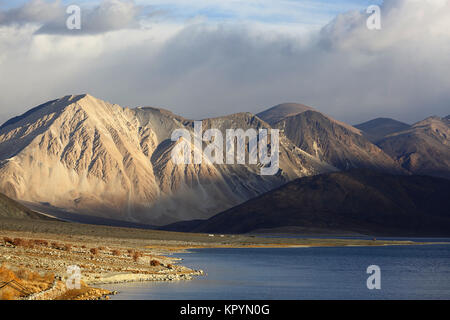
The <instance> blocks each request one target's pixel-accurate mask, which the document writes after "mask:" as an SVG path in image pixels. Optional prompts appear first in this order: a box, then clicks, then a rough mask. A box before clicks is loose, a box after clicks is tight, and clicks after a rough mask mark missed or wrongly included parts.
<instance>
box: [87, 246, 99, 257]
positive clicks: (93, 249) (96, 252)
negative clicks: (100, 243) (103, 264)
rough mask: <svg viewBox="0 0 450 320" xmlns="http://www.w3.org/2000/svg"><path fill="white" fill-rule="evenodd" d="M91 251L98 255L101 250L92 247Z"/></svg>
mask: <svg viewBox="0 0 450 320" xmlns="http://www.w3.org/2000/svg"><path fill="white" fill-rule="evenodd" d="M89 252H90V253H92V255H94V256H96V255H98V252H99V250H98V248H91V249H89Z"/></svg>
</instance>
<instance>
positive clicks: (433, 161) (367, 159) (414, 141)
mask: <svg viewBox="0 0 450 320" xmlns="http://www.w3.org/2000/svg"><path fill="white" fill-rule="evenodd" d="M449 121H450V120H449V117H447V118H438V117H432V118H428V119H426V120H424V121H421V122H419V123H417V124H414V125H412V126H409V125H406V124H401V123H397V122H396V121H394V120H391V119H378V120H376V121H372V122H369V123H365V124H361V125H358V126H356V127H353V126H350V125H348V124H345V123H342V122H340V121H337V120H335V119H333V118H331V117H329V116H327V115H325V114H323V113H321V112H319V111H317V110H315V109H313V108H311V107H308V106H305V105H300V104H295V103H285V104H281V105H277V106H275V107H272V108H269V109H267V110H266V111H263V112H261V113H258V114H256V115H254V114H251V113H245V112H244V113H238V114H233V115H229V116H223V117H217V118H210V119H203V130H206V129H208V128H216V129H219V130H220V131H222V132H223V133H225V131H226V129H233V128H241V129H244V130H246V129H249V128H254V129H279V130H280V163H279V168H280V170H279V172H278V173H277V174H276V175H274V176H261V175H260V174H259V171H260V167H261V163H257V164H251V165H250V164H246V165H240V164H239V165H238V164H235V165H227V164H223V165H217V164H212V163H210V162H209V161H208V159H204V161H203V162H202V164H190V165H178V164H175V163H174V162H173V161H172V158H171V151H172V150H173V149H174V148H175V147H176V146H177V143H178V142H173V141H171V134H172V132H173V131H174V130H176V129H186V130H188V131H189V132H193V130H194V121H193V120H191V119H185V118H184V117H182V116H179V115H175V114H173V113H172V112H170V111H167V110H164V109H160V108H153V107H138V108H135V109H130V108H123V107H121V106H119V105H116V104H111V103H108V102H105V101H102V100H100V99H97V98H95V97H92V96H91V95H88V94H83V95H75V96H74V95H72V96H66V97H63V98H59V99H56V100H52V101H49V102H47V103H44V104H42V105H40V106H38V107H35V108H33V109H31V110H29V111H28V112H26V113H24V114H23V115H21V116H18V117H15V118H12V119H11V120H9V121H7V122H5V123H4V124H3V125H2V126H1V127H0V176H1V177H2V179H1V180H0V192H3V193H4V194H6V195H7V196H9V197H11V198H13V199H16V200H20V201H24V202H27V203H31V204H33V206H35V207H37V208H42V210H43V211H45V208H50V207H51V208H54V209H55V208H56V209H61V210H64V211H65V212H73V213H74V214H83V215H89V216H97V217H103V218H108V219H114V220H123V221H128V222H137V223H143V224H148V225H166V224H171V223H174V222H177V221H185V220H202V221H203V220H205V219H209V218H211V217H213V216H214V215H216V214H219V213H221V212H223V211H226V210H230V209H231V208H233V207H236V206H239V205H241V204H242V203H245V202H247V201H249V200H251V199H254V198H256V197H258V196H260V195H262V194H267V193H269V192H270V191H272V190H274V189H277V188H280V187H282V186H283V185H286V183H288V182H290V181H294V180H295V181H296V179H298V178H303V177H309V176H317V175H323V174H325V175H326V174H330V173H332V172H337V171H347V170H352V169H355V168H356V169H369V170H375V171H377V172H382V173H383V174H394V175H409V174H425V175H433V176H438V177H445V178H449V177H450V175H449V172H450V169H449V168H450V165H449V164H450V163H449V161H450V153H449V148H450V145H449V139H450V138H449V137H450V135H449V134H450V133H449ZM224 135H225V134H224ZM191 148H193V149H194V148H196V146H195V145H194V144H191ZM247 148H248V146H247Z"/></svg>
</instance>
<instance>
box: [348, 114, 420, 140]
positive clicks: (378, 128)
mask: <svg viewBox="0 0 450 320" xmlns="http://www.w3.org/2000/svg"><path fill="white" fill-rule="evenodd" d="M410 127H411V126H410V125H409V124H406V123H403V122H400V121H397V120H394V119H390V118H376V119H373V120H370V121H367V122H364V123H361V124H358V125H356V126H355V128H357V129H359V130H361V132H362V133H363V134H364V136H365V137H366V138H367V139H368V140H369V141H371V142H373V143H377V142H378V141H380V140H382V139H383V138H385V137H386V136H388V135H390V134H393V133H396V132H400V131H404V130H407V129H409V128H410Z"/></svg>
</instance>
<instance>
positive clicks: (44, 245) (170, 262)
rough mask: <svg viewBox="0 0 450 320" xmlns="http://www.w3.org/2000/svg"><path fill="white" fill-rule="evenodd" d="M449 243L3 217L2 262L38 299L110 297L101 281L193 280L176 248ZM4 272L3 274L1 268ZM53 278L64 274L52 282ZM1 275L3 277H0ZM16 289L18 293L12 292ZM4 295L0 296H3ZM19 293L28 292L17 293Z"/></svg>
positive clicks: (0, 229) (0, 236)
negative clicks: (73, 273) (77, 280)
mask: <svg viewBox="0 0 450 320" xmlns="http://www.w3.org/2000/svg"><path fill="white" fill-rule="evenodd" d="M428 244H450V243H437V242H428V241H427V242H415V241H408V240H400V241H392V240H367V239H366V240H364V239H330V238H327V239H320V238H312V239H311V238H301V239H299V238H262V237H255V236H251V235H250V236H249V235H215V236H214V235H213V236H211V235H209V234H188V233H176V232H166V231H155V230H140V229H129V228H119V227H106V226H92V225H82V224H75V223H66V222H55V221H50V222H49V221H45V222H42V221H36V220H32V221H31V220H20V219H0V266H5V268H6V269H7V270H11V271H13V273H14V272H15V273H16V274H17V275H20V274H27V273H33V274H35V276H34V277H35V278H36V279H38V280H39V279H40V278H42V279H44V278H43V277H44V275H45V274H50V273H51V274H53V278H51V280H45V281H44V280H42V281H41V282H39V281H37V280H36V279H35V280H36V281H34V282H33V281H31V280H30V281H28V280H27V279H22V278H21V279H19V278H17V279H18V280H19V281H22V282H23V283H25V284H26V285H28V288H29V290H30V292H31V293H34V294H37V293H39V292H42V291H45V290H50V289H52V288H53V289H52V290H53V291H51V294H47V295H44V294H42V295H39V294H38V295H37V298H39V299H46V298H47V299H67V300H75V299H107V298H108V294H114V292H106V291H104V290H102V289H97V288H95V286H97V285H108V284H119V283H131V282H144V281H189V280H191V279H193V278H194V277H198V276H202V275H204V272H203V271H202V270H193V269H190V268H187V267H185V266H183V265H182V261H181V259H179V258H177V257H176V256H174V254H176V253H185V252H190V250H194V249H206V248H234V249H240V248H311V247H345V246H386V245H428ZM73 265H76V266H79V267H80V270H81V273H82V278H81V280H82V283H83V286H82V288H81V289H80V290H79V291H70V290H67V288H65V280H66V279H67V268H68V267H69V266H73ZM0 276H1V274H0ZM54 279H60V280H58V281H57V283H56V284H55V283H54V281H55V280H54ZM0 281H5V280H4V279H3V280H2V279H1V278H0ZM0 293H1V292H0ZM13 294H16V293H14V292H13ZM0 298H1V296H0ZM17 298H24V296H23V295H19V296H18V297H17Z"/></svg>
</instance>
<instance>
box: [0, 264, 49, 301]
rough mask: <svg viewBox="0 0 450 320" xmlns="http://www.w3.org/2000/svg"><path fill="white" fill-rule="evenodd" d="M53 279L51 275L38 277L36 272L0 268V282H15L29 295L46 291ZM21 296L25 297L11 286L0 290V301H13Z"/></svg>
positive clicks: (3, 266)
mask: <svg viewBox="0 0 450 320" xmlns="http://www.w3.org/2000/svg"><path fill="white" fill-rule="evenodd" d="M54 278H55V276H54V275H53V274H51V273H47V274H45V275H40V274H39V273H37V272H33V271H31V270H28V269H24V268H20V269H18V270H16V271H13V270H11V269H9V268H7V267H6V266H5V265H2V266H0V281H1V282H10V281H15V282H17V283H19V284H20V285H21V286H23V287H24V288H26V290H27V291H28V292H29V293H35V292H40V291H42V290H45V289H47V288H48V287H49V286H50V285H51V283H52V282H53V280H54ZM23 296H25V294H24V293H23V292H20V291H18V290H16V289H14V288H12V287H11V286H6V287H4V288H2V289H0V300H15V299H18V298H20V297H23Z"/></svg>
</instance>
